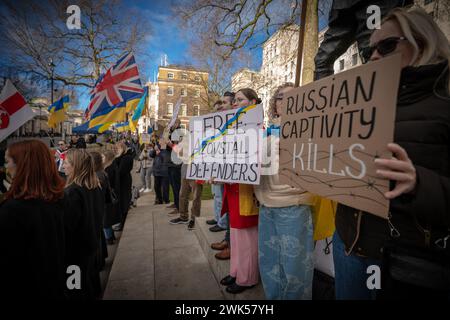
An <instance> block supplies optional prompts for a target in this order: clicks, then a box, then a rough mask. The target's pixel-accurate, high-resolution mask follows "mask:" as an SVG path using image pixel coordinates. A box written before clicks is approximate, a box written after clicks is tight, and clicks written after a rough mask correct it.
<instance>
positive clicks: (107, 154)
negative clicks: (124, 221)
mask: <svg viewBox="0 0 450 320" xmlns="http://www.w3.org/2000/svg"><path fill="white" fill-rule="evenodd" d="M103 166H104V168H105V172H106V175H107V176H108V183H109V187H110V188H111V203H106V213H105V218H104V219H103V228H104V232H105V237H106V243H107V244H109V245H113V244H114V242H115V240H116V237H115V235H114V231H113V229H112V226H113V225H115V224H117V223H120V221H121V215H120V206H119V199H118V196H117V195H118V194H119V192H120V180H119V165H118V164H117V161H116V154H115V153H114V151H112V150H106V151H104V152H103Z"/></svg>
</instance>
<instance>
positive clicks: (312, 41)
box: [301, 0, 319, 85]
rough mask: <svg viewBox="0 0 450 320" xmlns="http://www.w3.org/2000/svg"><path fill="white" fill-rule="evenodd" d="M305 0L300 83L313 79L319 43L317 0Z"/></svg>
mask: <svg viewBox="0 0 450 320" xmlns="http://www.w3.org/2000/svg"><path fill="white" fill-rule="evenodd" d="M307 1H308V5H307V7H306V26H305V38H304V43H303V63H302V81H301V85H305V84H307V83H309V82H312V81H314V58H315V56H316V53H317V49H318V45H319V40H318V34H319V30H318V29H319V25H318V0H307Z"/></svg>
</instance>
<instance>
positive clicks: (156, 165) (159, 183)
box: [150, 143, 170, 204]
mask: <svg viewBox="0 0 450 320" xmlns="http://www.w3.org/2000/svg"><path fill="white" fill-rule="evenodd" d="M167 156H168V153H167V151H166V150H161V146H160V144H159V143H156V145H155V148H154V149H153V150H150V157H151V158H153V159H154V160H153V177H154V180H155V195H156V199H155V204H163V203H166V204H168V203H170V202H169V176H168V168H167V166H166V165H165V164H164V162H167V160H165V158H167Z"/></svg>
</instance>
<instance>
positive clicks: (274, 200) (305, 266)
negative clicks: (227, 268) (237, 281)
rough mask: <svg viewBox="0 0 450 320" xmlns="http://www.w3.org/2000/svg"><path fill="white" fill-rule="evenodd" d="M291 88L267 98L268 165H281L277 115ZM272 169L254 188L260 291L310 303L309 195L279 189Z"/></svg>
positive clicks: (284, 187)
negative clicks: (258, 206)
mask: <svg viewBox="0 0 450 320" xmlns="http://www.w3.org/2000/svg"><path fill="white" fill-rule="evenodd" d="M293 86H294V84H292V83H286V84H284V85H282V86H280V87H279V88H278V89H277V90H276V91H275V94H274V96H273V97H272V99H271V100H270V110H269V117H270V122H271V126H270V127H269V129H268V132H267V137H266V138H265V145H266V146H267V147H266V148H265V149H263V150H264V151H263V152H264V153H263V157H264V156H266V155H267V154H268V153H267V152H268V150H273V151H274V154H275V157H274V156H272V157H271V159H270V160H271V162H270V163H275V164H278V162H279V159H278V148H279V136H280V135H279V133H280V117H279V115H280V114H281V105H282V100H283V94H284V93H286V92H287V91H289V90H290V89H292V87H293ZM275 148H276V149H275ZM271 154H273V153H272V152H271ZM264 163H269V162H266V161H264ZM276 169H277V168H275V166H272V167H271V168H268V170H270V171H271V172H265V173H266V174H267V175H263V174H261V182H260V185H257V186H255V195H256V197H257V198H258V201H259V203H260V204H261V207H260V209H259V229H258V234H259V241H258V243H259V245H258V247H259V253H260V255H259V270H260V273H261V280H262V283H263V285H264V292H265V294H266V298H267V299H270V300H272V299H277V300H310V299H311V298H312V280H313V274H314V261H313V258H314V256H313V252H314V241H313V225H312V218H311V207H310V205H311V204H312V200H313V199H312V195H311V194H310V193H308V192H306V190H301V189H298V188H292V187H291V186H289V185H280V183H279V177H278V170H276ZM272 170H273V171H272Z"/></svg>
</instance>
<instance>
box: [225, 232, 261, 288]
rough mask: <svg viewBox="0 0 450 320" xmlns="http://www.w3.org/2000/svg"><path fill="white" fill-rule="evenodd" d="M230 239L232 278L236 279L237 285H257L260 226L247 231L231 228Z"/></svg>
mask: <svg viewBox="0 0 450 320" xmlns="http://www.w3.org/2000/svg"><path fill="white" fill-rule="evenodd" d="M230 237H231V239H230V241H231V257H230V276H232V277H234V278H236V283H237V284H238V285H241V286H253V285H255V284H257V283H258V280H259V269H258V226H255V227H251V228H245V229H234V228H230Z"/></svg>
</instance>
